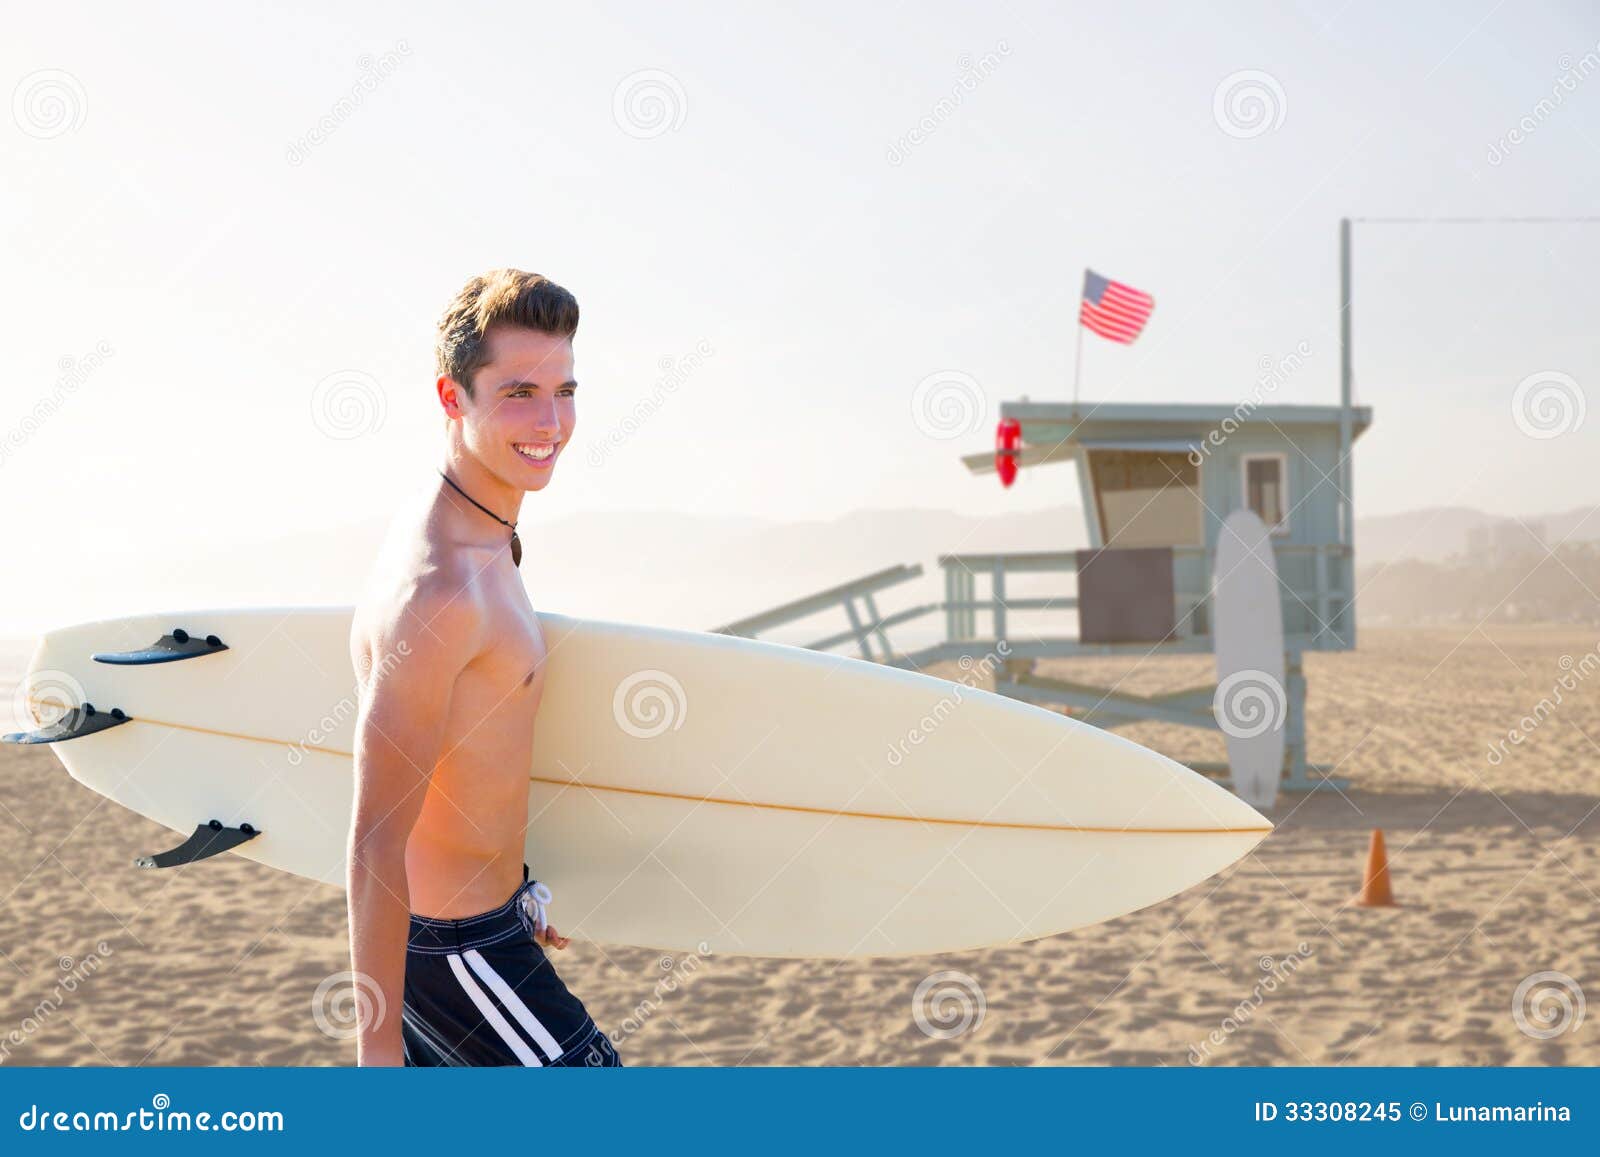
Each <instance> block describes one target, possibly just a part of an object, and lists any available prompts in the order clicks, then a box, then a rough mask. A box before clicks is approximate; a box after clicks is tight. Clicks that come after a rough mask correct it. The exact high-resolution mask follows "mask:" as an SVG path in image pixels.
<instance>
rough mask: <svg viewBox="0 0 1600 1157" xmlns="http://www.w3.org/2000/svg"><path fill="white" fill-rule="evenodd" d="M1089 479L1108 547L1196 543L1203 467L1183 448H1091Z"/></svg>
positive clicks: (1200, 522) (1199, 534) (1199, 536)
mask: <svg viewBox="0 0 1600 1157" xmlns="http://www.w3.org/2000/svg"><path fill="white" fill-rule="evenodd" d="M1089 477H1090V483H1091V485H1092V486H1093V488H1094V499H1095V506H1096V513H1097V514H1098V515H1099V517H1100V541H1101V542H1103V543H1104V544H1105V545H1106V546H1108V547H1134V546H1198V545H1200V544H1201V543H1202V542H1203V541H1204V539H1203V533H1204V531H1203V527H1204V522H1203V517H1202V515H1203V511H1204V507H1203V506H1202V504H1201V502H1200V468H1199V467H1198V466H1196V465H1195V464H1194V463H1193V462H1191V461H1190V460H1189V455H1188V453H1187V452H1185V451H1183V450H1169V449H1162V450H1133V449H1121V448H1119V449H1115V450H1111V449H1107V450H1090V451H1089Z"/></svg>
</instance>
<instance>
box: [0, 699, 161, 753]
mask: <svg viewBox="0 0 1600 1157" xmlns="http://www.w3.org/2000/svg"><path fill="white" fill-rule="evenodd" d="M131 719H132V716H130V715H128V714H127V713H126V712H124V711H123V710H122V708H120V707H113V708H112V709H111V710H110V711H96V710H95V709H94V704H92V703H85V704H84V705H83V706H82V707H74V708H72V710H70V711H68V712H67V713H66V714H65V715H63V716H62V717H61V718H60V719H58V720H56V721H55V722H54V723H52V724H50V726H48V727H40V728H38V729H36V730H34V731H13V732H12V733H11V734H10V735H0V743H60V742H62V741H63V740H67V739H79V738H81V737H83V736H85V735H93V734H94V733H95V732H97V731H104V730H106V729H107V728H108V727H120V726H121V725H122V724H124V723H127V722H129V720H131Z"/></svg>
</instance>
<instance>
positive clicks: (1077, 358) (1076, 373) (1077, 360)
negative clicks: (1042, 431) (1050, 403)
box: [1072, 269, 1089, 412]
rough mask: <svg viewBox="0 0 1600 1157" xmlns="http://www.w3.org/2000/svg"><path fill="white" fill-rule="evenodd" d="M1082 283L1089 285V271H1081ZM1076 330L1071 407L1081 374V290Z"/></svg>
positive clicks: (1074, 402) (1076, 405)
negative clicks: (1076, 348)
mask: <svg viewBox="0 0 1600 1157" xmlns="http://www.w3.org/2000/svg"><path fill="white" fill-rule="evenodd" d="M1083 284H1084V287H1085V289H1086V288H1087V287H1088V285H1089V271H1088V270H1087V269H1085V270H1084V271H1083ZM1076 323H1077V330H1078V351H1077V353H1075V354H1074V355H1073V357H1072V409H1073V411H1074V412H1076V411H1077V409H1078V379H1079V378H1080V377H1081V376H1082V374H1083V291H1082V290H1080V291H1079V292H1078V316H1077V318H1076Z"/></svg>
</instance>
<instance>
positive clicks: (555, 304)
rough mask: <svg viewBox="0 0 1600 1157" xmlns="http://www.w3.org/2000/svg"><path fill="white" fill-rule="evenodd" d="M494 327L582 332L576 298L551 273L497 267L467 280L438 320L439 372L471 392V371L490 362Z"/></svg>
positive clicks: (558, 334) (562, 333) (560, 334)
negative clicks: (491, 331)
mask: <svg viewBox="0 0 1600 1157" xmlns="http://www.w3.org/2000/svg"><path fill="white" fill-rule="evenodd" d="M496 325H505V326H518V327H521V328H523V329H531V330H536V331H538V332H539V333H548V334H554V335H555V336H556V337H564V338H569V339H570V338H571V337H572V335H573V334H575V333H577V332H578V299H577V298H575V297H573V296H572V294H570V293H568V292H567V291H566V290H565V289H562V288H561V286H559V285H557V284H556V283H555V282H553V281H551V280H550V279H549V278H548V277H545V276H543V275H542V274H538V273H525V272H524V271H522V270H521V269H495V270H491V271H490V272H488V273H484V274H480V275H479V276H477V277H474V278H473V279H472V280H471V281H469V282H467V284H466V285H465V286H463V287H462V289H461V292H459V293H457V294H456V295H455V297H454V298H453V299H452V300H451V302H450V304H449V305H448V306H446V307H445V311H444V314H443V315H442V316H441V317H440V318H439V336H438V341H437V343H436V345H435V347H434V352H435V357H436V359H437V361H438V365H439V373H440V374H441V375H448V376H449V377H451V378H453V379H454V380H455V382H456V383H457V384H458V385H460V387H461V388H462V389H463V390H465V391H466V392H467V394H468V396H471V394H472V375H473V374H475V373H476V372H477V371H478V370H479V369H480V368H481V367H482V366H484V365H486V364H487V363H488V361H489V343H488V334H489V329H490V327H492V326H496Z"/></svg>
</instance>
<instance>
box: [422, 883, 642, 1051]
mask: <svg viewBox="0 0 1600 1157" xmlns="http://www.w3.org/2000/svg"><path fill="white" fill-rule="evenodd" d="M523 877H524V880H523V884H522V886H521V887H520V888H518V889H517V890H516V891H515V892H514V893H512V895H511V899H509V900H507V901H506V902H505V903H504V904H502V905H500V907H498V908H496V909H494V910H493V911H490V912H484V913H482V914H481V915H478V916H467V917H463V918H462V919H460V920H435V919H432V918H430V917H426V916H418V915H415V914H413V915H412V917H411V932H410V936H409V938H408V940H407V944H406V990H405V1009H404V1012H403V1014H402V1024H401V1037H402V1039H403V1040H404V1042H405V1063H406V1064H407V1065H408V1066H418V1067H421V1066H430V1067H431V1066H442V1065H451V1066H456V1065H523V1066H526V1067H529V1068H541V1067H544V1066H546V1065H554V1066H561V1067H571V1066H583V1065H587V1066H590V1067H594V1068H617V1067H620V1066H621V1064H622V1060H621V1058H619V1057H618V1056H617V1050H616V1049H615V1048H613V1047H612V1045H611V1041H610V1040H609V1039H607V1037H606V1035H605V1033H603V1032H601V1031H600V1028H599V1026H598V1025H596V1024H595V1023H594V1020H593V1019H592V1018H591V1017H590V1016H589V1014H588V1012H587V1011H586V1010H585V1009H584V1007H583V1003H582V1002H581V1001H580V1000H578V998H577V997H575V996H573V995H572V993H570V992H568V991H567V986H566V985H565V984H563V983H562V982H561V978H560V977H559V976H557V975H556V970H555V967H554V966H553V965H552V964H551V963H550V961H549V960H548V959H546V957H545V954H544V950H543V949H542V948H540V947H539V945H538V944H536V943H535V942H534V939H533V934H534V927H535V924H536V921H538V920H540V919H542V918H543V917H542V912H543V906H542V904H540V903H539V902H538V901H539V900H541V899H543V900H548V899H549V895H550V893H549V890H548V889H545V888H543V886H542V885H540V884H539V883H538V882H537V881H533V880H528V879H527V869H526V868H524V869H523Z"/></svg>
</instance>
